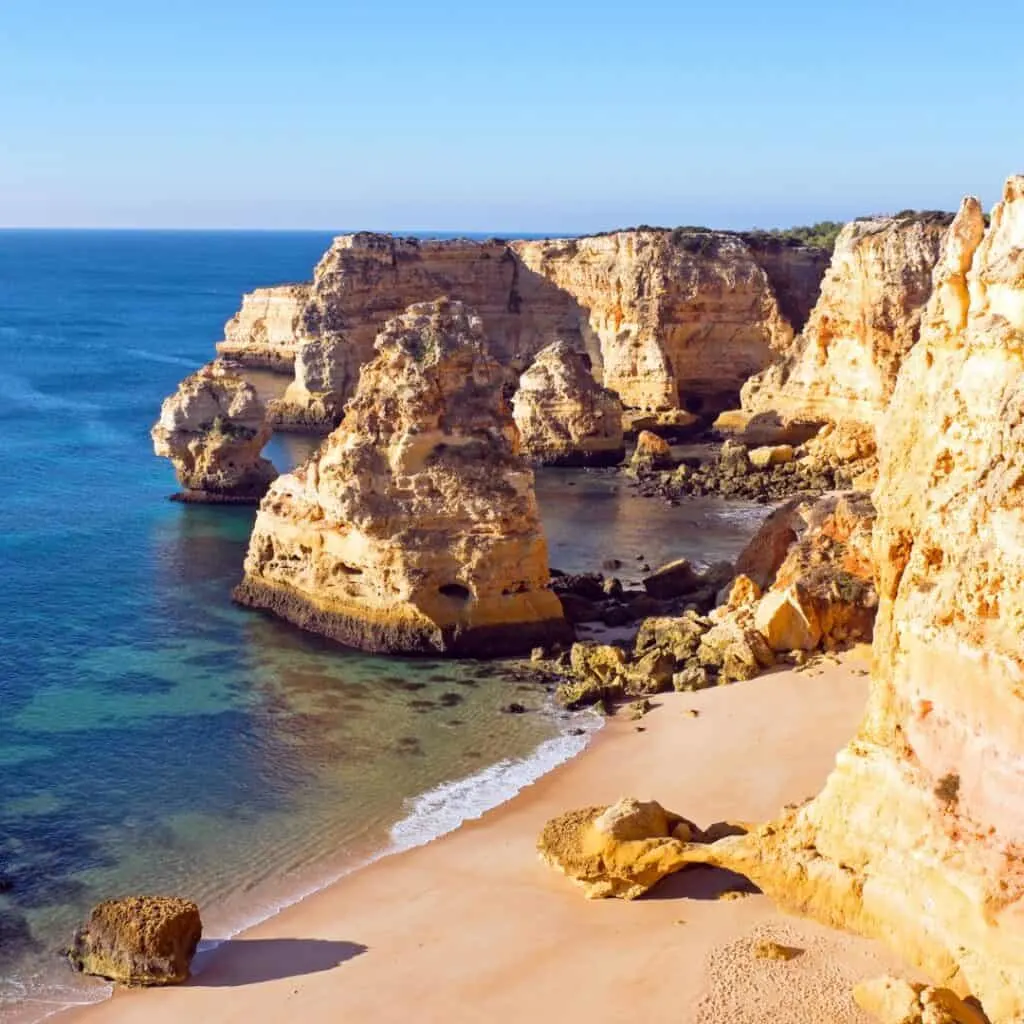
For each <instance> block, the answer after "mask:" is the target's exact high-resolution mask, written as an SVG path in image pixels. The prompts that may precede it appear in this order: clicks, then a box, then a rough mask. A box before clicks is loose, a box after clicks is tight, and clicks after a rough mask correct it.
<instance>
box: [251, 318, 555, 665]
mask: <svg viewBox="0 0 1024 1024" xmlns="http://www.w3.org/2000/svg"><path fill="white" fill-rule="evenodd" d="M375 348H376V353H377V354H376V357H375V358H374V359H373V360H372V361H371V362H370V363H368V364H367V365H366V366H365V367H364V368H363V372H362V375H361V377H360V381H359V387H358V389H357V391H356V393H355V395H354V396H353V398H352V400H351V402H350V403H349V406H348V409H347V412H346V414H345V419H344V421H343V422H342V424H341V426H340V427H339V428H338V429H337V430H336V431H335V432H334V433H333V434H331V436H330V437H329V438H328V439H327V441H326V442H325V443H324V445H323V447H322V448H321V449H320V451H319V452H318V453H317V454H316V455H315V456H314V457H313V458H312V459H311V460H310V461H309V462H307V463H306V464H305V465H304V466H302V467H300V468H299V469H298V470H296V471H295V472H294V473H292V474H289V475H287V476H282V477H280V478H279V479H278V480H277V482H276V483H275V485H274V486H273V487H272V488H271V490H270V492H269V493H268V494H267V496H266V498H265V499H264V501H263V503H262V505H261V506H260V512H259V515H258V517H257V520H256V525H255V528H254V530H253V535H252V540H251V542H250V545H249V553H248V556H247V558H246V561H245V579H244V580H243V582H242V584H241V585H240V586H239V587H238V588H237V590H236V593H235V596H236V599H237V600H239V601H241V602H242V603H243V604H248V605H251V606H253V607H257V608H265V609H268V610H270V611H273V612H275V613H276V614H278V615H281V616H282V617H283V618H286V619H288V620H290V621H291V622H294V623H296V624H297V625H299V626H302V627H303V628H306V629H310V630H313V631H315V632H318V633H323V634H324V635H326V636H330V637H333V638H334V639H337V640H340V641H341V642H343V643H346V644H349V645H351V646H355V647H361V648H364V649H366V650H374V651H380V650H385V651H393V652H403V653H432V652H441V653H447V654H458V655H463V654H466V655H483V656H490V655H498V654H508V653H521V652H523V651H528V650H529V649H530V648H531V647H532V646H534V645H536V644H544V643H547V642H549V641H553V640H563V639H566V638H567V636H568V635H569V628H568V626H567V625H566V623H565V620H564V619H563V617H562V608H561V605H560V603H559V601H558V598H557V597H555V595H554V594H553V593H552V592H551V591H550V590H548V589H546V588H547V584H548V577H549V573H548V562H547V546H546V544H545V541H544V535H543V532H542V529H541V525H540V520H539V516H538V512H537V503H536V499H535V496H534V491H533V474H532V472H531V470H530V469H529V467H528V466H527V464H526V462H525V461H524V460H523V459H522V458H521V456H520V455H519V451H518V444H519V436H518V432H517V431H516V427H515V424H514V422H513V420H512V416H511V413H510V412H509V410H508V407H507V405H506V403H505V399H504V397H503V387H504V385H505V383H506V371H505V370H503V369H502V368H501V367H500V366H499V365H498V364H497V362H495V360H494V359H493V358H492V357H491V355H490V354H489V353H488V351H487V348H486V345H485V343H484V338H483V331H482V324H481V321H480V319H479V318H478V317H476V316H475V315H473V314H471V313H470V312H469V311H468V310H467V309H466V307H464V306H463V305H462V304H461V303H456V302H451V303H449V302H448V301H446V300H441V301H437V302H433V303H424V304H421V305H416V306H412V307H410V308H409V309H408V310H407V311H406V312H405V313H403V314H402V315H401V316H398V317H395V318H394V319H392V320H390V321H389V322H388V323H387V325H386V326H385V327H384V329H383V330H382V331H381V332H380V335H379V337H378V339H377V342H376V345H375Z"/></svg>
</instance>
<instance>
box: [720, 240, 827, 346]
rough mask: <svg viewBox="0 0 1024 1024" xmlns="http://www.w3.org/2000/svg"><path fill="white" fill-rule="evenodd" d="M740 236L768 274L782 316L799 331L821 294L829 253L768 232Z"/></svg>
mask: <svg viewBox="0 0 1024 1024" xmlns="http://www.w3.org/2000/svg"><path fill="white" fill-rule="evenodd" d="M740 238H742V239H743V241H744V242H746V244H747V246H748V247H749V249H750V251H751V253H752V254H753V257H754V259H755V260H757V264H758V266H759V267H760V268H761V269H762V270H763V271H764V272H765V274H766V275H767V277H768V282H769V284H771V286H772V289H773V290H774V292H775V298H776V299H777V300H778V303H779V310H780V311H781V313H782V315H783V316H784V317H785V318H786V319H787V320H788V321H789V324H790V326H791V327H792V328H793V330H794V331H802V330H803V329H804V325H805V324H806V323H807V319H808V317H810V315H811V310H813V309H814V306H815V304H816V303H817V301H818V296H819V295H820V294H821V282H822V278H823V277H824V276H825V271H826V270H828V265H829V261H830V259H831V255H832V254H831V253H830V252H829V250H828V249H820V248H818V247H817V246H815V245H803V244H802V243H800V242H798V241H796V240H795V239H792V238H784V237H780V236H779V235H775V234H772V233H771V232H768V231H745V232H743V233H741V234H740Z"/></svg>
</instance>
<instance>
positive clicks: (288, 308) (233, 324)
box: [217, 284, 309, 373]
mask: <svg viewBox="0 0 1024 1024" xmlns="http://www.w3.org/2000/svg"><path fill="white" fill-rule="evenodd" d="M308 298H309V285H307V284H282V285H277V286H276V287H273V288H257V289H256V290H255V291H252V292H248V293H247V294H246V295H243V296H242V308H241V309H240V310H239V311H238V312H237V313H236V314H235V315H234V316H233V317H232V318H231V319H230V320H229V321H228V322H227V323H226V324H225V325H224V340H223V341H221V342H218V343H217V352H218V354H219V355H221V356H224V357H225V358H228V359H231V360H234V361H235V362H237V363H241V364H242V365H243V366H251V367H254V368H258V369H266V370H276V371H278V372H281V373H291V372H292V368H293V367H294V365H295V355H296V352H297V350H298V345H299V337H300V335H301V333H302V315H303V311H304V309H305V306H306V301H307V299H308Z"/></svg>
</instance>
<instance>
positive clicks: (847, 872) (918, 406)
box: [693, 176, 1024, 1024]
mask: <svg viewBox="0 0 1024 1024" xmlns="http://www.w3.org/2000/svg"><path fill="white" fill-rule="evenodd" d="M880 436H881V450H880V463H881V465H880V481H879V485H878V487H877V489H876V491H875V499H874V500H875V504H876V506H877V508H878V522H877V524H876V528H875V535H874V547H875V558H876V563H877V566H878V569H877V575H878V595H879V611H878V618H877V621H876V626H875V645H874V650H875V667H874V673H873V681H872V689H871V697H870V702H869V706H868V710H867V713H866V715H865V717H864V720H863V722H862V723H861V727H860V730H859V732H858V734H857V736H856V737H855V739H854V740H853V741H852V742H851V743H850V745H849V746H848V747H847V748H846V749H845V750H844V751H843V752H842V753H841V754H840V755H839V758H838V760H837V765H836V769H835V771H834V772H833V774H832V775H831V777H830V778H829V780H828V782H827V783H826V785H825V788H824V790H823V791H822V793H821V794H820V795H819V796H817V797H816V798H815V799H814V800H813V801H811V802H810V803H809V804H807V805H805V806H804V807H803V808H801V809H800V810H798V811H796V812H795V813H793V814H792V815H790V816H789V817H787V818H785V819H783V820H782V821H781V822H777V823H775V824H773V825H770V826H766V827H764V828H762V829H760V830H758V831H756V832H754V833H751V834H750V835H748V836H745V837H741V838H733V839H726V840H722V841H720V842H719V843H716V844H713V845H712V846H708V847H704V848H703V849H701V848H699V847H695V848H694V851H693V855H694V859H699V860H702V861H706V862H711V863H717V864H723V865H725V866H727V867H730V868H733V869H736V870H742V871H744V872H746V873H747V874H749V875H750V876H751V877H752V878H754V879H755V880H756V881H757V882H758V884H759V885H761V886H762V888H763V889H765V891H766V892H768V893H769V894H770V895H771V896H773V897H774V898H776V899H777V900H779V901H780V902H781V903H783V904H785V905H787V906H789V907H791V908H794V909H797V910H801V911H804V912H807V913H809V914H812V915H814V916H816V917H818V918H820V919H822V920H824V921H826V922H829V923H832V924H836V925H840V926H845V927H849V928H853V929H856V930H859V931H863V932H866V933H868V934H871V935H876V936H880V937H882V938H884V939H886V940H887V941H888V942H890V943H891V944H892V945H893V946H894V947H895V948H896V949H898V950H899V951H900V952H901V953H902V954H903V955H904V956H906V957H907V958H908V959H911V960H914V961H916V962H917V963H919V964H921V965H922V966H924V967H925V968H926V969H927V970H928V971H929V972H930V973H931V974H932V975H933V976H934V978H935V979H936V980H937V981H938V982H940V983H941V984H948V985H949V986H950V987H951V988H953V989H954V990H955V991H956V992H957V994H959V995H966V994H968V993H970V994H973V995H975V996H977V997H978V998H979V999H980V1000H981V1002H982V1004H983V1005H984V1007H985V1010H986V1012H987V1014H988V1016H989V1018H990V1019H991V1020H992V1021H993V1022H995V1024H1011V1022H1019V1021H1021V1020H1024V639H1022V638H1024V515H1022V509H1024V176H1021V177H1014V178H1011V179H1010V180H1009V181H1008V182H1007V184H1006V187H1005V190H1004V194H1003V199H1002V202H1001V203H999V204H997V205H996V207H995V209H994V210H993V212H992V218H991V225H990V227H989V229H988V231H987V232H986V231H985V228H984V220H983V216H982V211H981V207H980V206H979V204H978V202H977V200H974V199H967V200H965V201H964V203H963V205H962V206H961V208H960V211H959V213H958V214H957V216H956V220H955V221H954V223H953V225H952V227H951V228H950V231H949V234H948V237H947V239H946V242H945V245H944V248H943V252H942V256H941V259H940V260H939V263H938V266H937V268H936V272H935V287H934V292H933V295H932V298H931V301H930V303H929V305H928V309H927V311H926V312H925V315H924V320H923V327H922V335H921V340H920V341H919V342H918V344H917V346H916V347H915V348H914V349H913V350H912V352H911V354H910V356H909V357H908V358H907V359H906V360H904V362H903V366H902V369H901V371H900V374H899V381H898V383H897V385H896V388H895V392H894V394H893V397H892V401H891V404H890V408H889V411H888V413H887V416H886V419H885V423H884V426H883V429H882V431H881V433H880Z"/></svg>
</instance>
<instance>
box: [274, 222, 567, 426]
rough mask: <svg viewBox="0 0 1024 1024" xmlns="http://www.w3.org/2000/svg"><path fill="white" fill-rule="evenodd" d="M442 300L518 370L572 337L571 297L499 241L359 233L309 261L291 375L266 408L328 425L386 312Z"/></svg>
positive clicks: (280, 417) (281, 421)
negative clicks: (462, 308)
mask: <svg viewBox="0 0 1024 1024" xmlns="http://www.w3.org/2000/svg"><path fill="white" fill-rule="evenodd" d="M441 296H447V297H449V298H451V299H454V300H458V301H461V302H465V303H467V304H468V305H470V306H471V307H472V308H473V309H474V310H476V311H477V313H478V314H479V316H480V317H481V319H482V320H483V324H484V330H485V332H486V335H487V338H488V342H489V345H490V350H491V353H492V354H493V356H494V357H495V358H496V359H497V360H498V361H499V362H500V363H502V365H504V366H509V367H512V368H513V369H516V370H519V371H521V370H523V369H525V368H526V366H527V365H528V364H529V362H530V360H531V359H532V358H533V356H534V355H536V353H537V352H539V351H540V349H542V348H543V347H544V346H545V345H548V344H550V343H551V342H552V341H554V340H555V339H556V338H560V337H564V338H568V339H569V340H570V342H572V343H575V342H577V341H578V340H579V328H578V319H579V317H578V312H577V310H576V307H575V304H574V302H573V300H572V299H571V298H570V297H569V296H568V295H565V294H564V293H562V292H560V291H559V290H558V289H557V288H555V287H554V286H553V285H552V284H550V283H549V282H548V281H546V280H545V279H544V278H542V277H538V276H537V275H534V274H530V273H526V272H524V271H523V268H522V265H521V263H520V261H519V260H518V259H517V258H516V256H515V255H514V253H513V252H512V250H511V249H510V248H509V247H508V246H507V245H506V244H505V243H504V242H502V241H500V240H494V241H490V242H474V241H470V240H468V239H455V240H448V241H425V240H418V239H415V238H395V237H393V236H391V235H378V234H371V233H368V232H362V233H359V234H354V235H343V236H341V237H339V238H336V239H335V240H334V242H333V244H332V245H331V247H330V249H328V250H327V252H326V253H325V254H324V256H323V257H322V258H321V260H320V262H319V264H318V265H317V267H316V271H315V274H314V278H313V283H312V285H311V286H310V288H309V298H308V301H307V303H306V306H305V309H304V312H303V316H302V319H301V325H300V327H301V329H300V336H299V338H298V341H297V346H296V348H297V354H296V359H295V380H294V382H293V383H292V384H291V385H290V386H289V388H288V390H287V392H286V393H285V395H284V397H283V398H282V399H280V400H278V401H277V402H275V403H273V404H272V408H271V418H272V419H273V420H274V422H275V423H276V424H277V425H279V426H283V427H288V426H294V427H300V428H305V427H313V428H317V429H330V428H331V427H333V426H335V425H337V423H338V422H339V421H340V419H341V416H342V414H343V411H344V406H345V402H346V401H347V400H348V399H349V397H350V396H351V395H352V393H353V391H354V390H355V387H356V383H357V381H358V379H359V370H360V368H361V367H362V366H363V365H364V364H365V363H367V362H369V361H370V360H371V359H372V358H373V343H374V339H375V338H376V336H377V333H378V331H379V330H380V329H381V327H382V326H383V324H384V322H385V321H386V320H388V319H389V318H390V317H393V316H396V315H398V314H399V313H401V312H402V311H403V310H404V309H405V308H406V307H407V306H410V305H412V304H415V303H419V302H431V301H433V300H435V299H438V298H440V297H441Z"/></svg>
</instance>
